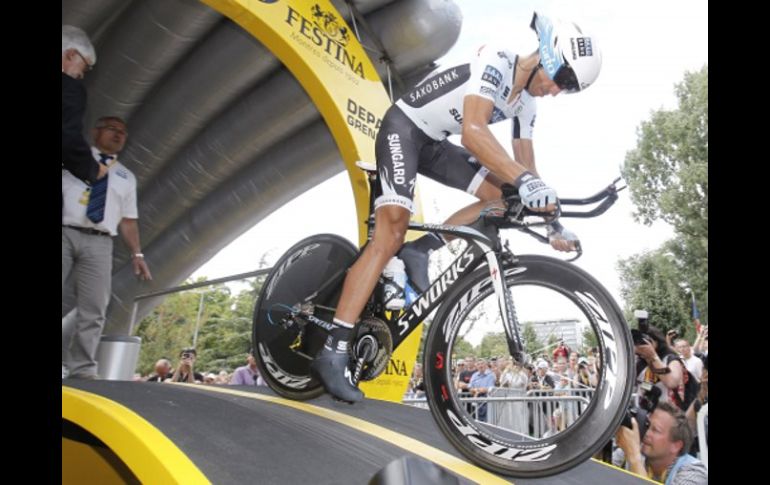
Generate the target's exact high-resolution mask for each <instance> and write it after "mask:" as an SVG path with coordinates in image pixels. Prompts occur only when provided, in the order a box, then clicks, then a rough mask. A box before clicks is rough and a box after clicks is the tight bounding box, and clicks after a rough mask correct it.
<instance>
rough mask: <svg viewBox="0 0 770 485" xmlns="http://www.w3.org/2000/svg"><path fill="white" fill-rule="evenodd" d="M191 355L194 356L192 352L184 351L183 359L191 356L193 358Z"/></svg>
mask: <svg viewBox="0 0 770 485" xmlns="http://www.w3.org/2000/svg"><path fill="white" fill-rule="evenodd" d="M191 357H192V354H191V353H190V352H184V353H182V358H183V359H189V358H191Z"/></svg>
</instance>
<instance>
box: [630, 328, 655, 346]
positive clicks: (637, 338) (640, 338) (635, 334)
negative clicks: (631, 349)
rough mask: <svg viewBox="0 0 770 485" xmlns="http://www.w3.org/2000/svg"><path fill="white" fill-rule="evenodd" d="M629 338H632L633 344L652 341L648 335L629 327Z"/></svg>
mask: <svg viewBox="0 0 770 485" xmlns="http://www.w3.org/2000/svg"><path fill="white" fill-rule="evenodd" d="M631 338H632V339H633V340H634V345H646V344H649V343H650V342H651V341H652V339H651V338H650V336H649V335H647V334H646V333H644V332H642V331H640V330H637V329H635V328H632V329H631Z"/></svg>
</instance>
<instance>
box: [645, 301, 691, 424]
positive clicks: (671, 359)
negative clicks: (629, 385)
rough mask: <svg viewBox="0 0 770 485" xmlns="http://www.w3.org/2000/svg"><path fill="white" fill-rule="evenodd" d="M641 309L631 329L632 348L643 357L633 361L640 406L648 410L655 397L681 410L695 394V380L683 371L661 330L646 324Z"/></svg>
mask: <svg viewBox="0 0 770 485" xmlns="http://www.w3.org/2000/svg"><path fill="white" fill-rule="evenodd" d="M643 313H644V317H637V318H639V328H640V330H636V329H634V330H632V331H631V333H632V335H633V338H634V352H635V353H636V355H638V356H639V357H640V358H641V359H642V361H643V362H640V363H638V364H639V365H637V370H638V376H637V382H639V389H638V394H639V402H640V407H641V408H643V409H646V411H647V412H651V411H652V410H653V409H654V408H655V405H656V404H657V403H656V401H657V400H659V401H660V402H668V401H671V402H673V403H674V404H676V405H677V406H678V407H679V409H681V410H683V411H684V410H686V409H687V408H688V407H689V406H690V403H691V402H692V401H693V399H695V396H696V395H697V394H698V381H697V380H696V379H695V378H694V377H692V375H691V374H690V373H689V372H688V371H687V369H686V368H685V366H684V363H683V362H682V360H681V358H680V357H679V354H677V353H676V352H675V351H674V350H673V349H671V347H669V346H668V345H667V344H666V339H665V337H664V336H663V333H662V332H661V331H660V330H658V329H657V328H655V327H653V326H650V325H648V324H647V321H646V312H643ZM645 364H646V365H645ZM642 366H644V367H643V368H642V369H641V371H639V369H640V367H642ZM654 387H657V388H658V390H659V391H655V390H654V389H653V388H654Z"/></svg>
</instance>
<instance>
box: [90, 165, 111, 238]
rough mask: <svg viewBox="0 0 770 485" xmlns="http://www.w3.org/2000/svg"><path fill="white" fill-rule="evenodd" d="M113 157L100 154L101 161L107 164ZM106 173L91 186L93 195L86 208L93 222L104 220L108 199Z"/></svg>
mask: <svg viewBox="0 0 770 485" xmlns="http://www.w3.org/2000/svg"><path fill="white" fill-rule="evenodd" d="M111 159H112V156H111V155H106V154H104V153H100V154H99V163H102V164H104V165H107V162H108V161H109V160H111ZM108 176H109V175H105V176H104V177H102V178H100V179H99V180H97V181H96V183H95V184H93V185H92V186H91V195H90V197H89V198H88V208H87V209H86V216H87V217H88V218H89V219H90V220H91V222H95V223H98V222H102V220H104V203H105V202H106V201H107V177H108Z"/></svg>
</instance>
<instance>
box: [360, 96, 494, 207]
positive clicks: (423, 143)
mask: <svg viewBox="0 0 770 485" xmlns="http://www.w3.org/2000/svg"><path fill="white" fill-rule="evenodd" d="M375 155H376V156H377V171H378V174H379V184H378V185H377V186H376V187H375V188H374V190H375V201H374V208H375V209H378V208H379V207H381V206H384V205H398V206H401V207H403V208H405V209H407V210H409V211H410V212H412V213H414V203H413V199H414V183H415V179H416V177H417V173H420V174H422V175H424V176H426V177H428V178H430V179H432V180H435V181H436V182H439V183H442V184H444V185H448V186H449V187H454V188H456V189H460V190H464V191H466V192H468V193H469V194H472V195H475V193H476V191H477V190H478V188H479V185H481V182H482V181H483V180H484V179H485V178H486V176H487V174H488V173H489V170H487V169H486V168H485V167H483V166H482V165H481V164H480V163H479V161H478V160H477V159H476V158H475V157H474V156H473V155H471V154H470V152H469V151H468V150H466V149H465V148H463V147H461V146H457V145H455V144H453V143H452V142H450V141H449V140H446V139H444V140H441V141H437V140H434V139H433V138H430V137H429V136H428V135H426V134H425V133H424V132H423V131H422V130H421V129H420V128H419V127H417V126H416V125H415V124H414V123H412V121H411V120H410V119H409V118H407V117H406V115H405V114H404V113H403V112H402V111H401V109H400V108H399V107H398V106H396V105H393V106H391V107H390V108H389V109H388V111H387V112H386V113H385V117H384V118H383V120H382V125H381V126H380V131H379V132H378V133H377V140H376V142H375Z"/></svg>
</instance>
